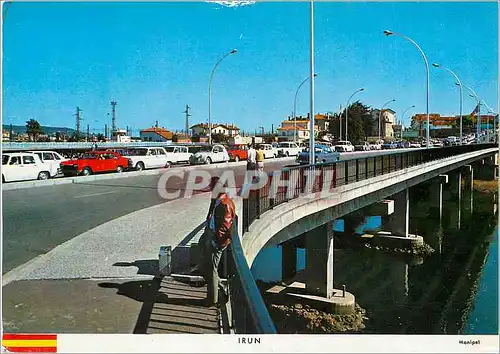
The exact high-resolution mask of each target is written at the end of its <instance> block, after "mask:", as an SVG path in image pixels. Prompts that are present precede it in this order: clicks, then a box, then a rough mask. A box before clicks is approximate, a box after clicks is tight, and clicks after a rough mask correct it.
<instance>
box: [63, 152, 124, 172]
mask: <svg viewBox="0 0 500 354" xmlns="http://www.w3.org/2000/svg"><path fill="white" fill-rule="evenodd" d="M129 161H130V160H129V158H127V157H123V156H121V155H120V154H118V153H117V152H114V151H90V152H86V153H84V154H83V155H82V156H81V157H79V158H78V159H72V160H68V161H63V162H61V170H62V173H63V174H64V176H78V175H82V176H88V175H91V174H93V173H100V172H112V171H116V172H123V170H125V169H126V168H127V167H128V166H129V165H131V164H132V162H130V163H129Z"/></svg>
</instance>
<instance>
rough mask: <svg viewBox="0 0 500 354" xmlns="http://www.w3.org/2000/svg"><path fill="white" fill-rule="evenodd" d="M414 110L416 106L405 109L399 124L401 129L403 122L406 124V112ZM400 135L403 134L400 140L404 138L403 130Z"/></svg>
mask: <svg viewBox="0 0 500 354" xmlns="http://www.w3.org/2000/svg"><path fill="white" fill-rule="evenodd" d="M412 108H415V105H412V106H410V107H408V108H407V109H405V110H404V111H403V114H402V115H401V122H399V125H401V127H403V122H404V119H405V114H406V112H408V111H409V110H410V109H412ZM400 134H401V136H400V138H402V137H403V131H402V130H401V133H400Z"/></svg>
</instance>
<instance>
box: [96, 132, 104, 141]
mask: <svg viewBox="0 0 500 354" xmlns="http://www.w3.org/2000/svg"><path fill="white" fill-rule="evenodd" d="M97 141H100V142H105V141H106V139H105V138H104V134H102V133H99V134H97Z"/></svg>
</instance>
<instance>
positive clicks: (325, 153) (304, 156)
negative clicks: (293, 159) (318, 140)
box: [297, 145, 340, 165]
mask: <svg viewBox="0 0 500 354" xmlns="http://www.w3.org/2000/svg"><path fill="white" fill-rule="evenodd" d="M314 154H315V159H316V161H315V163H316V164H322V163H331V162H336V161H339V160H340V153H338V152H336V151H334V150H332V148H330V147H329V146H326V145H315V149H314ZM297 162H298V163H300V164H301V165H309V148H308V147H307V148H305V149H304V151H302V152H301V153H299V155H298V156H297Z"/></svg>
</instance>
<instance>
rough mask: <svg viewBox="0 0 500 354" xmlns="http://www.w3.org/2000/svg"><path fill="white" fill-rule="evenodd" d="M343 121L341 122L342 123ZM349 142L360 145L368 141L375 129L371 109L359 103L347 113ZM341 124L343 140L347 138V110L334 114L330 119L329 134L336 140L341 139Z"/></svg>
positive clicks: (355, 103)
mask: <svg viewBox="0 0 500 354" xmlns="http://www.w3.org/2000/svg"><path fill="white" fill-rule="evenodd" d="M340 119H341V121H340ZM347 121H348V124H347V127H348V130H347V135H348V136H347V140H349V141H351V142H352V143H353V144H359V143H361V142H364V141H366V138H367V137H368V135H369V134H370V132H371V131H372V129H373V124H374V122H373V120H372V116H371V113H370V107H369V106H366V105H364V104H362V103H361V102H359V101H357V102H354V103H352V104H351V105H350V106H349V109H348V111H347ZM340 122H342V133H343V135H344V136H343V137H342V138H343V139H344V138H345V109H344V110H343V111H342V112H340V113H334V114H333V117H332V118H330V124H329V125H328V133H330V134H332V135H333V136H334V138H335V140H340V139H339V131H340Z"/></svg>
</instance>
